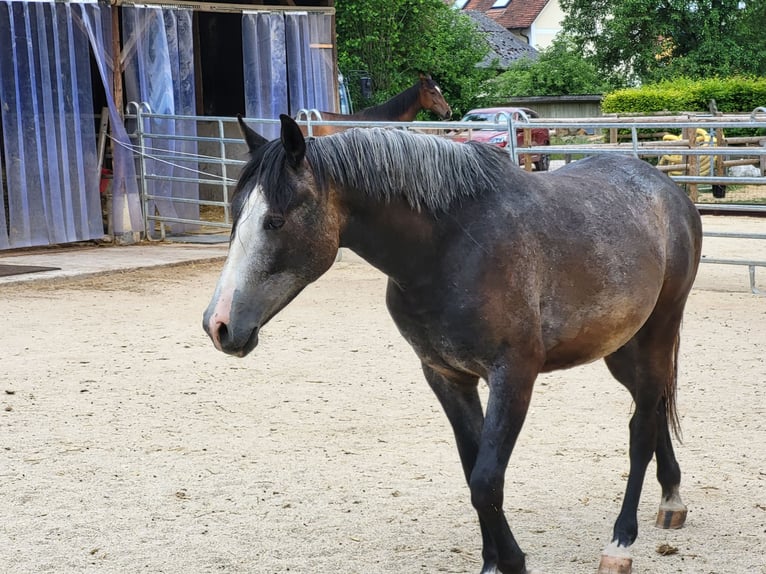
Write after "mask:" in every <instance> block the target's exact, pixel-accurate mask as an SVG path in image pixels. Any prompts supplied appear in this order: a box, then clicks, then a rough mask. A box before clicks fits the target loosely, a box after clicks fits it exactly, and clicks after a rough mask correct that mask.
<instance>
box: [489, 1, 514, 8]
mask: <svg viewBox="0 0 766 574" xmlns="http://www.w3.org/2000/svg"><path fill="white" fill-rule="evenodd" d="M510 3H511V0H497V1H496V2H495V3H494V4H492V8H505V7H506V6H508V4H510Z"/></svg>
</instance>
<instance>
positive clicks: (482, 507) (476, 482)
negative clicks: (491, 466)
mask: <svg viewBox="0 0 766 574" xmlns="http://www.w3.org/2000/svg"><path fill="white" fill-rule="evenodd" d="M469 487H470V489H471V504H473V507H474V508H475V509H476V511H477V512H478V513H479V514H480V515H481V514H484V513H485V512H501V510H502V507H503V483H502V481H497V480H491V479H490V478H489V477H487V476H485V475H478V476H477V475H476V473H474V475H472V476H471V480H470V483H469Z"/></svg>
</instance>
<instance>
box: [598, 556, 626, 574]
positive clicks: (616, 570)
mask: <svg viewBox="0 0 766 574" xmlns="http://www.w3.org/2000/svg"><path fill="white" fill-rule="evenodd" d="M632 567H633V559H632V558H631V557H630V556H607V555H606V554H602V555H601V562H600V563H599V565H598V574H630V573H631V570H632Z"/></svg>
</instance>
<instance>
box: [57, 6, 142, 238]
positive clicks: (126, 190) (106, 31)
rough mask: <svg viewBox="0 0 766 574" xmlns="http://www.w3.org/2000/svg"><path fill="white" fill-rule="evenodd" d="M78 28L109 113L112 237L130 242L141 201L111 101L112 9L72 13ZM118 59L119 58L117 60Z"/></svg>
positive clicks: (139, 217)
mask: <svg viewBox="0 0 766 574" xmlns="http://www.w3.org/2000/svg"><path fill="white" fill-rule="evenodd" d="M72 14H73V16H74V18H75V20H76V22H77V25H78V27H79V26H80V25H82V28H83V29H84V30H85V31H86V33H87V35H88V39H89V40H90V45H91V48H92V54H93V58H94V60H95V63H96V67H97V68H98V72H99V76H100V78H101V84H102V86H103V88H104V92H105V95H106V103H107V107H108V110H109V125H110V131H111V136H112V139H113V140H114V145H113V146H112V171H113V173H112V225H113V232H114V235H115V237H116V238H117V239H118V240H120V241H124V242H131V241H132V240H133V239H134V238H135V236H136V235H137V234H138V233H139V232H140V231H141V230H142V229H143V217H142V213H141V200H140V196H139V193H138V180H137V174H136V166H135V157H134V155H133V151H132V144H131V141H130V137H129V136H128V133H127V131H126V130H125V124H124V123H123V120H122V116H121V115H120V110H119V109H118V107H117V104H116V103H115V100H114V93H113V88H112V87H113V86H114V64H113V61H114V60H113V56H112V8H111V7H109V6H99V5H96V4H88V5H82V6H81V9H80V10H79V12H78V11H73V13H72ZM118 59H119V58H118Z"/></svg>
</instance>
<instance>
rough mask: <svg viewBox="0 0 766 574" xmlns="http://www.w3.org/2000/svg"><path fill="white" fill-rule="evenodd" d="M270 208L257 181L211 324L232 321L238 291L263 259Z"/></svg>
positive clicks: (233, 244)
mask: <svg viewBox="0 0 766 574" xmlns="http://www.w3.org/2000/svg"><path fill="white" fill-rule="evenodd" d="M267 212H268V203H267V202H266V197H265V195H264V193H263V188H262V187H261V186H260V184H259V185H256V186H255V188H253V189H252V190H251V191H250V193H249V194H248V196H247V199H246V200H245V204H244V205H243V206H242V212H241V213H240V215H239V218H238V220H237V232H236V234H235V235H234V238H233V239H232V241H231V245H230V246H229V254H228V256H227V257H226V263H225V264H224V266H223V271H221V277H220V278H219V279H218V285H217V286H216V288H215V294H214V295H213V302H212V303H211V304H214V305H215V307H214V310H213V313H212V314H211V315H210V319H209V325H208V326H209V327H210V328H211V329H213V327H214V326H215V325H216V324H217V323H224V324H228V323H229V319H230V317H229V315H230V312H231V304H232V298H233V296H234V291H235V290H236V289H237V288H238V287H240V286H242V285H243V284H245V283H246V282H247V280H248V276H250V275H251V273H252V271H251V270H252V269H253V268H258V266H259V264H260V263H261V260H262V257H263V255H262V251H263V246H264V243H265V237H264V234H265V233H266V232H265V230H264V228H263V219H264V217H265V216H266V213H267ZM211 332H212V331H211Z"/></svg>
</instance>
